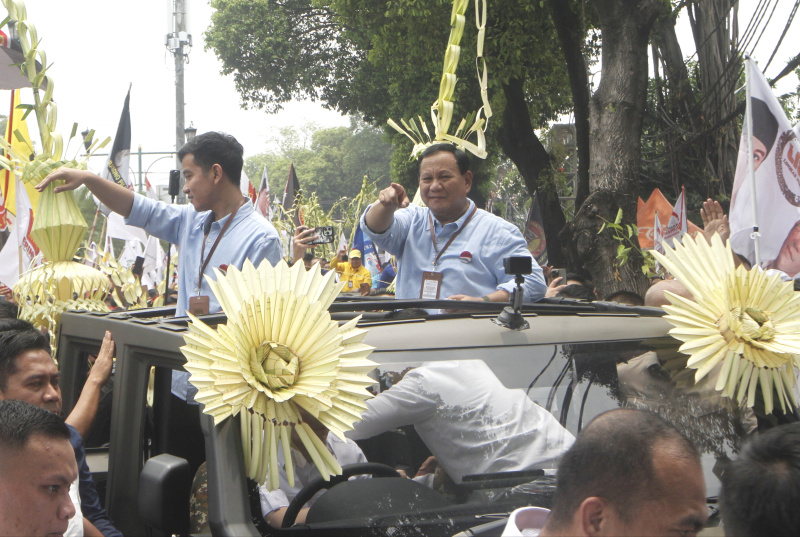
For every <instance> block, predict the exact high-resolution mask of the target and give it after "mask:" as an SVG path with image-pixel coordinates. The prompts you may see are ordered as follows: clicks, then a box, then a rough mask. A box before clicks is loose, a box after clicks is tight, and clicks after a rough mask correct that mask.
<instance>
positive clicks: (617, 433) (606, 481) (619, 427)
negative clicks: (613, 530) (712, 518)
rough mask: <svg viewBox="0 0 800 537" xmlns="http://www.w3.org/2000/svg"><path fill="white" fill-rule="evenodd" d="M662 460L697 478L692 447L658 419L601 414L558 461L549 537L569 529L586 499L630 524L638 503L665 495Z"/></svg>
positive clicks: (632, 413)
mask: <svg viewBox="0 0 800 537" xmlns="http://www.w3.org/2000/svg"><path fill="white" fill-rule="evenodd" d="M661 460H668V461H673V462H676V463H678V464H681V463H686V465H687V466H688V467H690V468H692V469H693V470H696V471H697V473H699V474H702V471H701V469H700V464H699V460H700V457H699V455H698V453H697V450H696V449H695V448H694V446H693V445H692V443H691V442H690V441H689V440H688V439H687V438H686V437H685V436H684V435H683V434H681V433H680V432H679V431H678V430H677V429H676V428H675V427H674V426H672V425H671V424H670V423H669V422H667V421H666V420H664V419H663V418H661V417H660V416H658V415H657V414H653V413H651V412H646V411H642V410H634V409H618V410H612V411H610V412H606V413H604V414H601V415H600V416H598V417H597V418H595V419H594V421H592V422H591V423H590V424H589V425H588V426H587V427H586V428H585V429H584V430H583V431H581V433H580V434H579V435H578V438H577V439H576V441H575V444H573V446H572V447H571V448H570V449H569V451H567V453H565V454H564V456H563V457H562V459H561V463H560V464H559V467H558V482H557V486H556V494H555V499H554V502H553V509H552V512H551V514H550V519H549V520H548V523H547V527H548V529H549V530H551V531H550V532H549V533H551V534H552V533H558V532H563V531H564V530H566V529H567V528H569V527H570V525H571V524H573V523H574V519H575V515H576V513H578V512H579V510H580V508H581V507H582V504H583V503H584V501H585V500H587V499H589V498H601V499H602V501H603V502H606V503H607V504H609V505H611V506H613V508H614V510H615V512H616V514H617V516H618V517H619V519H620V520H622V521H623V522H632V521H633V520H634V519H635V518H636V516H637V513H639V512H640V509H639V506H640V505H641V504H642V503H644V502H647V501H657V500H658V499H659V498H661V497H662V495H663V494H665V493H666V490H665V488H666V486H667V485H666V483H664V479H663V477H662V473H663V472H661V471H660V469H659V468H658V465H657V464H656V461H661ZM700 480H701V481H702V475H700ZM703 493H704V490H703V491H702V492H701V493H700V500H701V502H702V501H703V500H704V497H703Z"/></svg>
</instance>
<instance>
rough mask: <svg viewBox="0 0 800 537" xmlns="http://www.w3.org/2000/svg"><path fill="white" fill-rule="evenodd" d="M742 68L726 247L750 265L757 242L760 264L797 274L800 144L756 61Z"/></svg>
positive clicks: (799, 261)
mask: <svg viewBox="0 0 800 537" xmlns="http://www.w3.org/2000/svg"><path fill="white" fill-rule="evenodd" d="M745 67H746V69H747V72H748V78H747V84H748V86H749V89H750V92H749V93H750V99H749V102H748V107H747V113H746V114H745V120H744V124H743V126H742V138H741V141H740V142H739V160H738V161H737V164H736V175H735V177H734V182H733V192H732V194H731V210H730V215H729V220H730V226H731V237H730V243H731V248H732V249H733V251H734V252H736V253H737V254H739V255H740V256H742V257H744V258H746V259H747V260H748V261H749V262H750V264H751V265H752V264H755V262H756V240H758V249H759V254H760V255H759V261H760V264H761V266H762V267H764V268H774V269H778V270H781V271H783V272H785V273H786V274H788V275H789V276H791V277H800V255H798V249H799V248H800V143H798V140H797V135H796V134H795V132H794V130H793V129H792V125H791V122H790V121H789V120H788V119H787V117H786V113H785V112H784V110H783V107H782V106H781V104H780V102H779V101H778V99H777V97H775V94H774V93H773V91H772V88H771V87H770V85H769V83H768V82H767V80H766V78H764V75H763V74H762V73H761V71H760V69H759V68H758V65H757V64H756V63H755V62H754V61H752V60H749V59H748V60H745ZM751 119H752V121H751ZM751 124H752V127H751ZM751 131H752V146H751V144H750V132H751ZM751 162H752V165H753V167H752V178H751V174H750V163H751Z"/></svg>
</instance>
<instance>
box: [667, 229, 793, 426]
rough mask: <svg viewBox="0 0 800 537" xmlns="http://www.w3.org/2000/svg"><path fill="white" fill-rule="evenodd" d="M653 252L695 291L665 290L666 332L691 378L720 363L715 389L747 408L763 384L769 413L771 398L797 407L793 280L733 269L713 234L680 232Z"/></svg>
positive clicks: (728, 255)
mask: <svg viewBox="0 0 800 537" xmlns="http://www.w3.org/2000/svg"><path fill="white" fill-rule="evenodd" d="M652 253H653V255H654V256H655V257H656V259H657V260H658V261H659V263H661V264H662V265H663V266H664V267H665V268H666V269H667V270H669V271H670V272H671V273H672V274H673V275H674V276H675V278H676V279H677V280H678V281H679V282H680V283H681V284H683V285H684V286H685V287H686V288H687V289H688V290H689V291H690V292H691V293H692V295H693V296H694V299H695V300H694V301H692V300H687V299H685V298H683V297H680V296H677V295H675V294H672V293H667V295H668V298H669V300H670V302H671V303H672V304H671V305H668V306H664V309H665V310H666V311H667V313H668V314H669V315H667V316H666V319H667V320H668V321H669V322H670V323H672V324H673V325H674V328H672V329H671V330H670V334H671V335H672V336H674V337H675V338H677V339H679V340H681V341H683V342H684V343H683V345H681V347H680V351H681V352H683V353H684V354H688V355H690V357H689V360H688V362H687V366H688V367H690V368H693V369H696V370H697V372H696V373H695V382H697V381H699V380H700V379H702V378H703V377H705V376H706V375H708V374H709V373H710V372H711V371H712V370H713V369H714V368H715V367H717V366H718V365H719V364H722V366H721V370H720V374H719V377H718V380H717V384H716V389H717V390H718V391H722V394H723V395H725V396H726V397H730V398H735V399H736V401H738V402H739V403H744V402H746V405H747V406H748V407H752V406H753V405H754V404H755V397H756V388H757V387H758V386H759V385H760V386H761V393H762V395H763V399H764V408H765V411H766V413H768V414H769V413H771V412H772V410H773V409H774V406H775V405H774V399H775V397H777V400H778V404H779V405H780V407H781V410H782V411H783V412H787V411H791V409H792V408H797V406H798V404H797V398H796V395H795V389H796V380H795V371H794V368H795V367H798V366H800V360H798V354H800V293H797V292H795V291H794V289H793V284H792V282H783V281H781V278H780V276H779V275H777V274H775V275H771V276H770V275H767V273H766V272H765V271H763V270H762V269H760V268H758V267H756V268H754V269H752V270H747V269H745V268H744V267H743V266H739V267H736V268H734V263H733V254H732V252H731V248H730V244H728V243H725V244H723V242H722V240H721V239H720V238H719V235H714V236H713V237H712V240H711V244H709V243H708V242H707V241H706V239H705V238H703V237H702V236H698V238H696V239H694V238H692V237H689V236H684V238H683V243H682V244H680V243H677V242H676V245H675V247H674V249H673V248H669V247H667V248H665V253H664V254H663V255H662V254H659V253H658V252H655V251H653V252H652Z"/></svg>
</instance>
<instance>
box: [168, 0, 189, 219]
mask: <svg viewBox="0 0 800 537" xmlns="http://www.w3.org/2000/svg"><path fill="white" fill-rule="evenodd" d="M170 1H171V2H172V32H171V33H169V34H167V37H166V39H165V41H164V44H165V45H166V47H167V49H168V50H169V51H170V52H171V53H172V55H173V56H174V57H175V151H176V153H177V151H179V150H180V148H181V147H183V144H184V143H185V142H186V138H185V134H184V126H185V123H186V121H185V119H184V115H183V106H184V102H185V101H184V95H183V74H184V69H183V66H184V63H189V52H190V51H191V48H192V35H191V34H190V33H189V32H188V31H187V29H186V25H187V21H186V18H187V16H186V0H170ZM176 159H177V156H176ZM176 168H177V169H181V163H180V161H178V162H176ZM183 181H184V179H183V175H182V174H181V188H183ZM183 198H184V196H183V194H180V195H179V196H178V202H179V203H185V199H183Z"/></svg>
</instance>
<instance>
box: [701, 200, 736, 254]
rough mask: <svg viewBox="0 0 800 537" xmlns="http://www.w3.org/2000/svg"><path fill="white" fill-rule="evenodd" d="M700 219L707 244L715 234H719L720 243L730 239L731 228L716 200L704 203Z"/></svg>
mask: <svg viewBox="0 0 800 537" xmlns="http://www.w3.org/2000/svg"><path fill="white" fill-rule="evenodd" d="M700 217H701V218H702V219H703V236H704V237H705V238H706V240H707V241H708V242H709V244H710V243H711V237H712V236H713V235H714V234H715V233H719V237H720V238H721V239H722V242H725V241H727V240H728V238H730V236H731V227H730V223H729V222H728V217H727V216H726V215H725V213H724V211H723V210H722V205H720V203H719V202H718V201H717V200H712V199H711V198H709V199H707V200H706V201H704V202H703V207H702V208H701V209H700Z"/></svg>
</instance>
